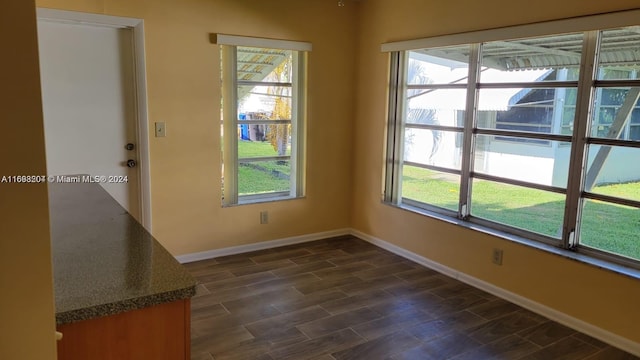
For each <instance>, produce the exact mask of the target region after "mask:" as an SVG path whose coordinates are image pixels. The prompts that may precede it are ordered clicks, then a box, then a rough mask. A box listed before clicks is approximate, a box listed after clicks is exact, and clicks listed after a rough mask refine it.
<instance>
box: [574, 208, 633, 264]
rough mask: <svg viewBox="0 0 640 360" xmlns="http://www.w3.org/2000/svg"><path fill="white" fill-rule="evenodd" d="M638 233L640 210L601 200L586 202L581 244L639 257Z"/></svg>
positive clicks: (583, 212)
mask: <svg viewBox="0 0 640 360" xmlns="http://www.w3.org/2000/svg"><path fill="white" fill-rule="evenodd" d="M603 224H606V226H603ZM638 234H640V209H637V208H633V207H629V206H622V205H617V204H612V203H607V202H602V201H595V200H585V201H584V207H583V210H582V222H581V224H580V244H581V245H586V246H589V247H593V248H596V249H599V250H604V251H607V252H611V253H614V254H618V255H622V256H626V257H630V258H632V259H636V260H640V238H639V237H638Z"/></svg>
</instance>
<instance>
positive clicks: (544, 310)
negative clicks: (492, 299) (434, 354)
mask: <svg viewBox="0 0 640 360" xmlns="http://www.w3.org/2000/svg"><path fill="white" fill-rule="evenodd" d="M351 235H353V236H355V237H358V238H360V239H362V240H365V241H367V242H369V243H371V244H373V245H376V246H378V247H381V248H383V249H385V250H388V251H390V252H392V253H394V254H396V255H399V256H402V257H404V258H406V259H409V260H411V261H414V262H416V263H418V264H421V265H423V266H425V267H428V268H430V269H433V270H435V271H438V272H440V273H442V274H444V275H447V276H450V277H452V278H454V279H457V280H460V281H462V282H464V283H467V284H469V285H471V286H473V287H475V288H478V289H480V290H484V291H486V292H488V293H490V294H493V295H495V296H498V297H500V298H503V299H505V300H507V301H510V302H512V303H514V304H517V305H519V306H521V307H523V308H525V309H528V310H530V311H533V312H535V313H537V314H540V315H542V316H544V317H546V318H549V319H551V320H553V321H556V322H558V323H560V324H563V325H565V326H568V327H570V328H572V329H574V330H577V331H580V332H582V333H585V334H587V335H589V336H592V337H594V338H596V339H598V340H600V341H603V342H605V343H607V344H610V345H612V346H615V347H617V348H619V349H622V350H624V351H626V352H629V353H631V354H633V355H636V356H640V343H637V342H635V341H632V340H629V339H627V338H625V337H622V336H620V335H617V334H614V333H612V332H610V331H607V330H604V329H602V328H599V327H597V326H595V325H592V324H590V323H587V322H585V321H582V320H580V319H578V318H575V317H572V316H569V315H567V314H565V313H563V312H560V311H558V310H555V309H553V308H550V307H548V306H546V305H543V304H540V303H538V302H535V301H532V300H530V299H528V298H526V297H523V296H520V295H518V294H515V293H512V292H510V291H507V290H505V289H503V288H500V287H497V286H495V285H493V284H491V283H488V282H486V281H483V280H480V279H478V278H475V277H473V276H469V275H467V274H465V273H462V272H459V271H457V270H455V269H452V268H450V267H447V266H444V265H442V264H440V263H437V262H435V261H433V260H429V259H427V258H425V257H423V256H420V255H418V254H416V253H413V252H411V251H408V250H406V249H403V248H401V247H399V246H396V245H394V244H391V243H389V242H387V241H384V240H382V239H378V238H376V237H373V236H370V235H368V234H365V233H363V232H360V231H358V230H353V229H352V230H351Z"/></svg>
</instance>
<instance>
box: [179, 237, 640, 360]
mask: <svg viewBox="0 0 640 360" xmlns="http://www.w3.org/2000/svg"><path fill="white" fill-rule="evenodd" d="M186 266H187V268H188V269H189V271H191V273H192V274H193V275H194V276H196V278H197V279H198V281H199V283H200V285H198V294H197V295H196V297H194V298H193V299H192V359H194V360H212V359H215V360H222V359H224V360H227V359H257V360H271V359H273V360H286V359H295V360H303V359H316V360H330V359H337V360H342V359H366V360H373V359H396V360H400V359H411V360H414V359H416V360H418V359H420V360H422V359H437V360H445V359H456V360H463V359H527V360H529V359H531V360H533V359H540V360H552V359H553V360H555V359H589V360H616V359H637V358H636V357H633V356H631V355H629V354H627V353H625V352H622V351H620V350H618V349H615V348H612V347H610V346H608V345H606V344H604V343H602V342H599V341H597V340H595V339H593V338H590V337H589V336H586V335H584V334H581V333H578V332H576V331H574V330H572V329H569V328H567V327H565V326H562V325H560V324H558V323H555V322H553V321H550V320H548V319H546V318H544V317H542V316H539V315H536V314H534V313H532V312H530V311H528V310H525V309H523V308H521V307H518V306H516V305H514V304H511V303H509V302H507V301H504V300H502V299H499V298H497V297H495V296H493V295H490V294H488V293H486V292H483V291H481V290H478V289H476V288H473V287H471V286H468V285H466V284H464V283H461V282H459V281H456V280H454V279H452V278H449V277H447V276H444V275H441V274H439V273H437V272H435V271H433V270H429V269H427V268H424V267H422V266H421V265H418V264H416V263H413V262H411V261H408V260H406V259H404V258H402V257H399V256H397V255H394V254H391V253H389V252H387V251H385V250H383V249H380V248H378V247H375V246H373V245H371V244H369V243H366V242H364V241H362V240H359V239H356V238H353V237H342V238H334V239H327V240H320V241H315V242H310V243H305V244H300V245H293V246H287V247H281V248H277V249H269V250H262V251H257V252H252V253H246V254H240V255H233V256H226V257H220V258H216V259H212V260H206V261H200V262H196V263H191V264H187V265H186Z"/></svg>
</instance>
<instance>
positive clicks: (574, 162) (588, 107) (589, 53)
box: [562, 31, 599, 248]
mask: <svg viewBox="0 0 640 360" xmlns="http://www.w3.org/2000/svg"><path fill="white" fill-rule="evenodd" d="M598 37H599V35H598V32H597V31H590V32H587V33H585V40H584V44H583V48H582V59H581V62H580V64H581V65H580V80H579V82H578V84H579V85H578V94H577V104H576V114H575V120H574V124H576V126H574V129H573V137H572V146H571V155H570V160H569V177H568V180H567V199H566V202H565V210H564V224H563V229H562V247H564V248H574V247H575V246H576V245H577V243H578V237H579V233H578V230H579V228H580V226H579V223H580V214H581V212H582V206H581V204H582V201H581V193H582V184H583V180H584V169H585V167H586V160H587V159H586V150H587V149H586V146H587V142H586V139H587V134H588V132H589V122H590V121H589V118H590V114H591V111H592V98H593V84H594V79H595V75H596V74H595V69H596V64H597V60H598V59H597V55H598V42H599V41H598Z"/></svg>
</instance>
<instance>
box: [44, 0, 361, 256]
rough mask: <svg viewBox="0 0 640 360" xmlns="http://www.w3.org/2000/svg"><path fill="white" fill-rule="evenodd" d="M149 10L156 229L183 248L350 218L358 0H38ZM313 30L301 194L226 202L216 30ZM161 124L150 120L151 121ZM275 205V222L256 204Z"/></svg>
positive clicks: (173, 246)
mask: <svg viewBox="0 0 640 360" xmlns="http://www.w3.org/2000/svg"><path fill="white" fill-rule="evenodd" d="M37 4H38V6H41V7H50V8H58V9H66V10H76V11H85V12H95V13H101V14H108V15H118V16H127V17H135V18H142V19H144V20H145V32H146V36H145V37H146V58H147V79H148V99H149V102H148V103H149V121H150V123H151V124H153V122H155V121H165V122H166V124H167V137H166V138H154V137H152V138H151V145H150V146H151V149H150V150H151V179H152V204H153V205H152V206H153V209H152V212H153V217H152V221H153V231H152V232H153V234H154V236H155V237H156V238H157V239H158V240H159V241H160V242H161V243H162V244H163V245H164V246H165V247H167V248H168V250H169V251H171V252H172V253H173V254H175V255H179V254H186V253H193V252H198V251H205V250H212V249H217V248H224V247H229V246H236V245H241V244H247V243H253V242H258V241H264V240H271V239H280V238H285V237H290V236H296V235H302V234H309V233H316V232H322V231H327V230H334V229H339V228H345V227H348V226H349V224H350V218H349V216H350V195H349V194H350V182H349V181H348V179H349V178H350V174H351V170H350V169H351V155H350V154H351V151H352V150H351V142H350V138H351V128H352V118H353V110H354V109H353V106H352V104H353V98H354V94H355V91H354V82H353V78H354V75H353V74H354V54H355V50H354V48H353V44H354V41H355V24H354V21H353V20H354V18H355V7H344V8H340V7H338V6H336V3H335V2H334V1H323V0H310V1H308V0H307V1H299V0H281V1H276V2H274V1H252V0H220V1H203V0H180V1H176V0H102V1H100V0H38V2H37ZM216 32H219V33H225V34H233V35H246V36H257V37H268V38H276V39H287V40H300V41H310V42H311V43H313V51H312V52H311V54H310V56H309V79H308V84H309V88H308V90H309V95H310V100H309V117H308V148H307V151H308V157H307V160H308V166H307V167H308V169H307V175H308V182H307V196H306V198H305V199H301V200H293V201H285V202H276V203H266V204H259V205H247V206H237V207H231V208H224V209H223V208H221V206H220V203H221V200H220V198H221V190H220V185H219V184H220V172H221V169H220V158H221V154H220V135H219V134H220V126H219V121H220V116H219V114H220V109H219V107H220V85H219V78H220V75H219V74H220V72H219V58H220V57H219V52H218V48H217V46H215V45H212V44H210V43H209V41H208V34H209V33H216ZM150 129H153V126H150ZM262 210H268V211H269V221H270V223H269V224H268V225H260V224H259V213H260V211H262Z"/></svg>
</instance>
